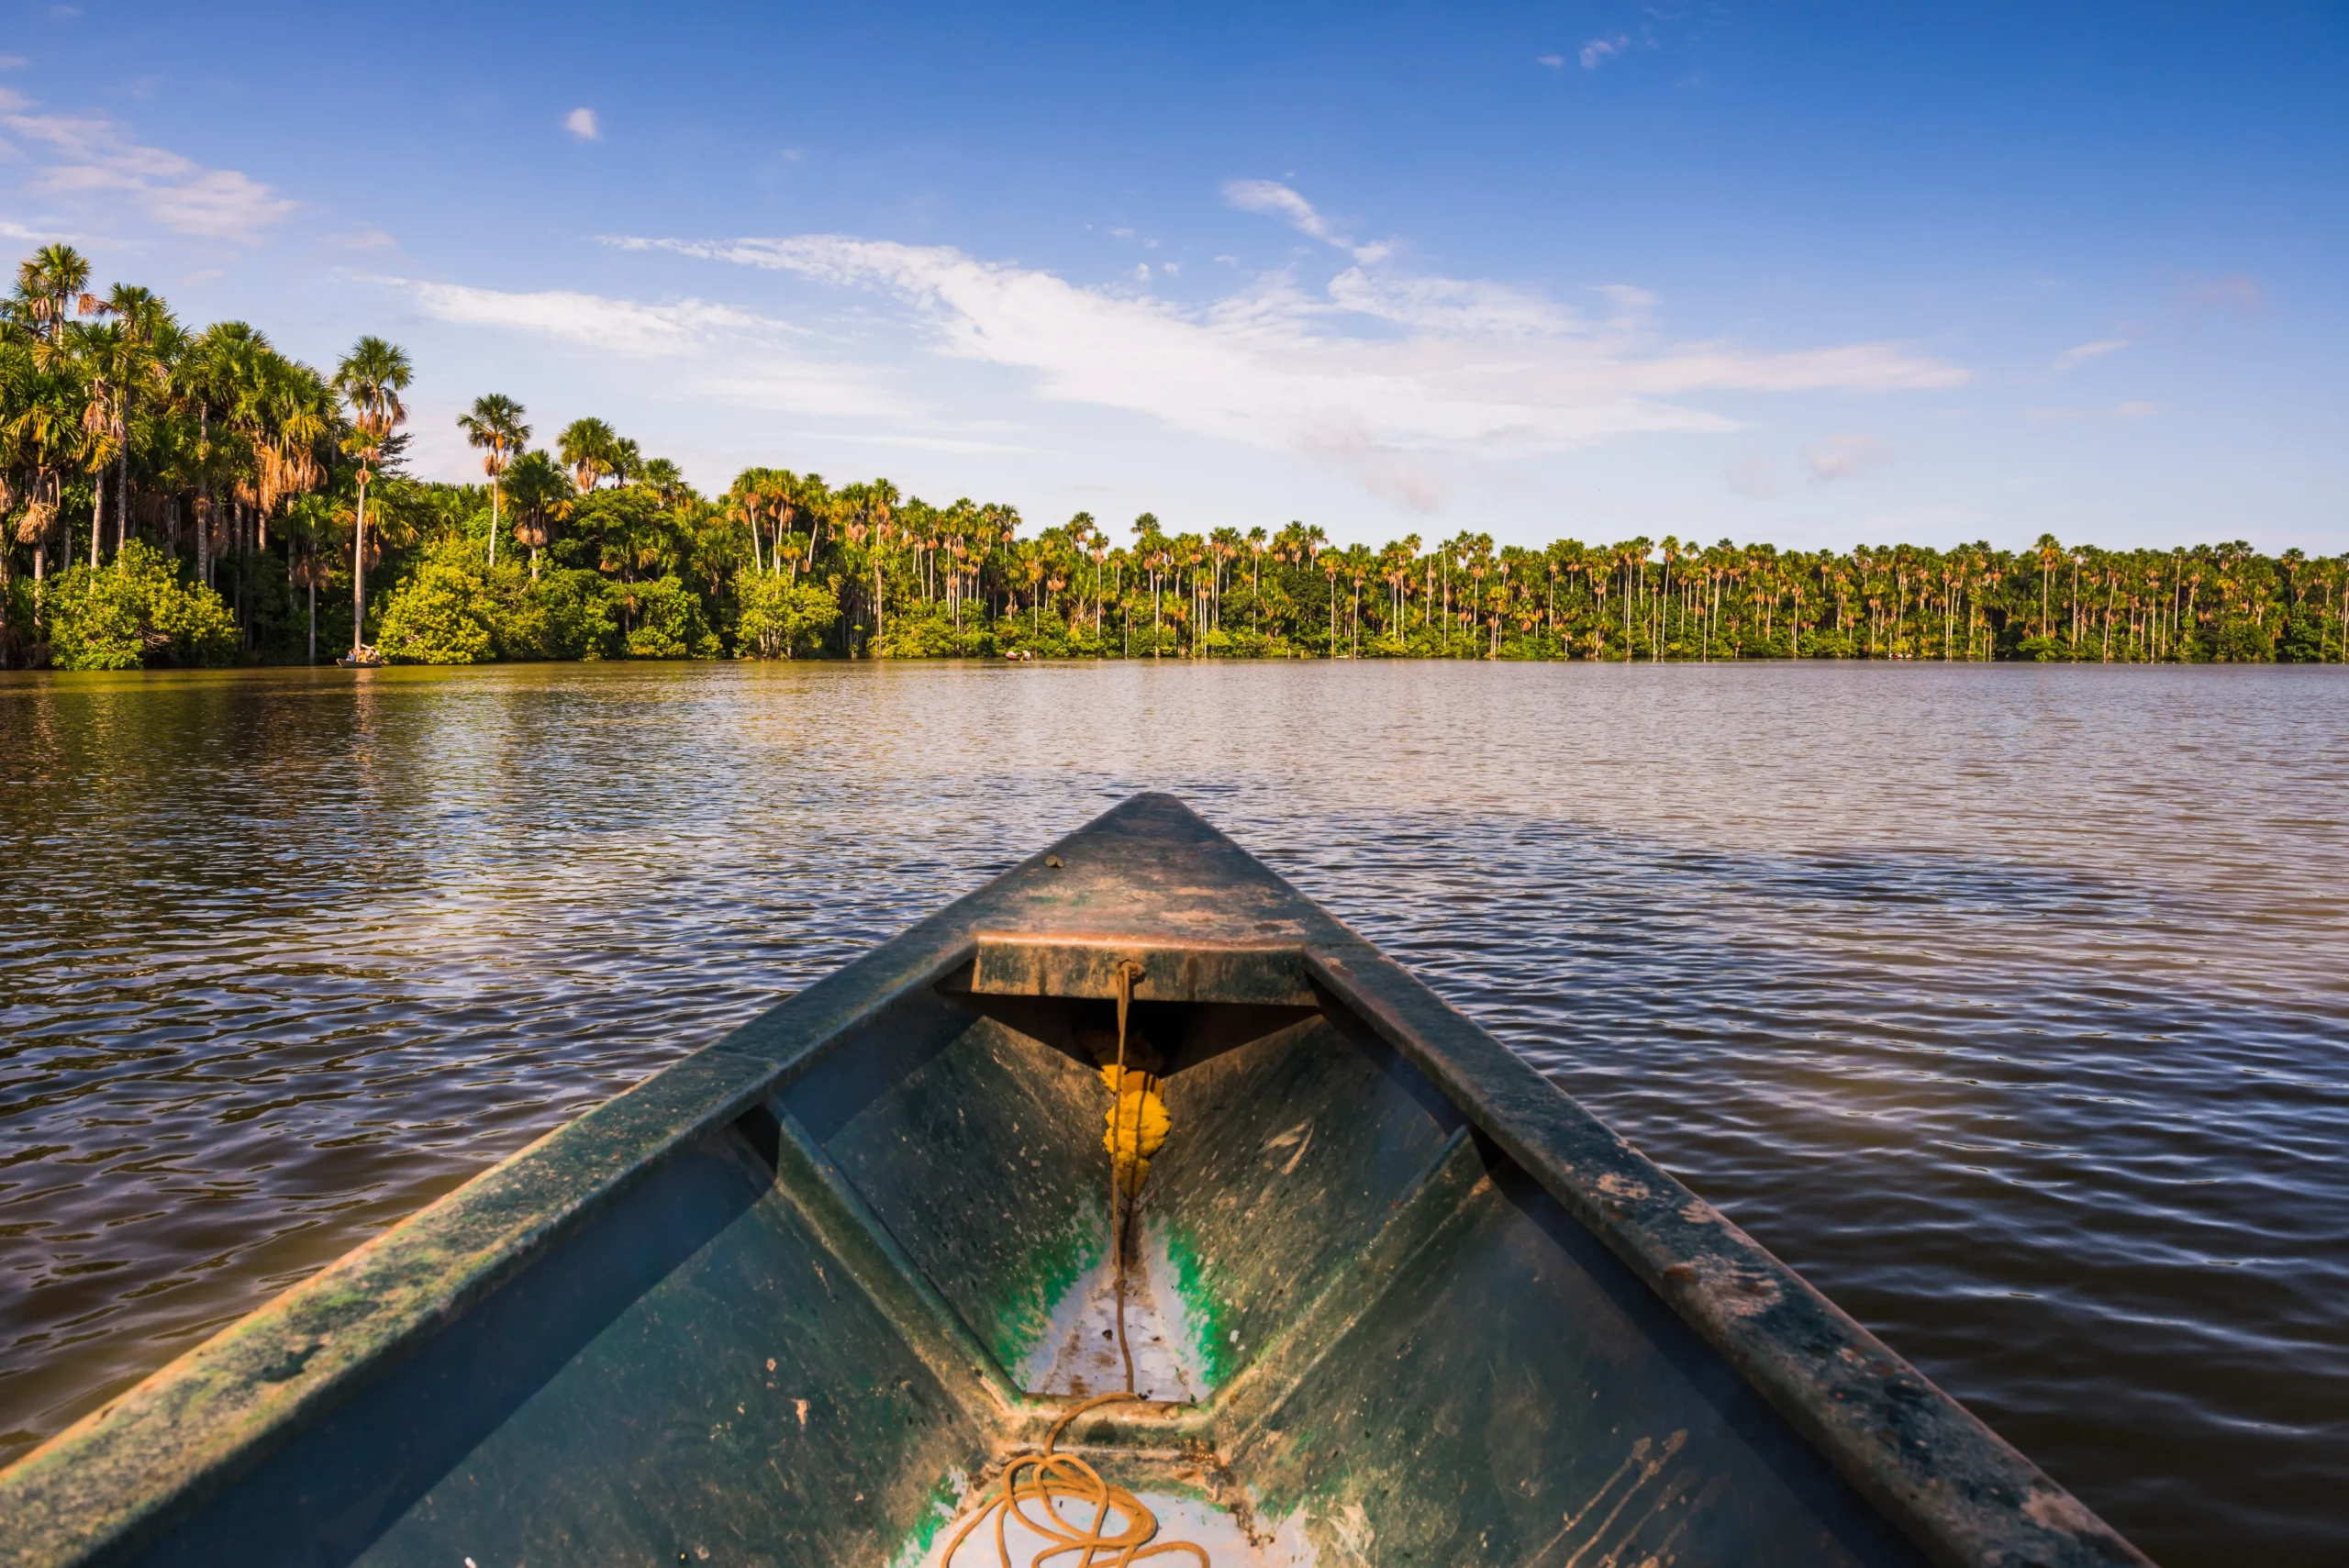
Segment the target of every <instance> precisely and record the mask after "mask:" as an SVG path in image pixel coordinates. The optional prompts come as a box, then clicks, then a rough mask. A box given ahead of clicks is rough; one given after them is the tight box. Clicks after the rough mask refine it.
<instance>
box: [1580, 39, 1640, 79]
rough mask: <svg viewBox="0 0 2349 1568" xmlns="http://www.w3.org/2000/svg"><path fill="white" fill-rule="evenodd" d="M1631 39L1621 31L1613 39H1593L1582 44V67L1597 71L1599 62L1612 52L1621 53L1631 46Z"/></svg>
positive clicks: (1586, 69)
mask: <svg viewBox="0 0 2349 1568" xmlns="http://www.w3.org/2000/svg"><path fill="white" fill-rule="evenodd" d="M1630 47H1631V39H1629V38H1628V37H1626V36H1625V35H1623V34H1621V33H1618V34H1616V35H1615V36H1614V37H1613V38H1611V39H1591V40H1590V41H1589V42H1588V43H1586V44H1585V45H1583V46H1582V68H1583V69H1584V70H1585V71H1596V70H1598V66H1599V62H1600V61H1603V60H1605V59H1606V58H1607V57H1608V56H1609V55H1610V54H1620V53H1622V52H1623V50H1626V49H1628V48H1630Z"/></svg>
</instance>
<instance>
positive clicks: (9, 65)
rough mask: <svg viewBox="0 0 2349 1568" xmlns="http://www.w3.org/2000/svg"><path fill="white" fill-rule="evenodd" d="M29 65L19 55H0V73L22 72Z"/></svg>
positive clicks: (27, 61) (29, 62)
mask: <svg viewBox="0 0 2349 1568" xmlns="http://www.w3.org/2000/svg"><path fill="white" fill-rule="evenodd" d="M31 63H32V61H29V60H27V59H26V58H25V57H24V56H23V55H21V54H0V71H22V70H23V69H24V68H25V67H26V66H28V65H30V64H31Z"/></svg>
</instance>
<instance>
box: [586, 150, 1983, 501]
mask: <svg viewBox="0 0 2349 1568" xmlns="http://www.w3.org/2000/svg"><path fill="white" fill-rule="evenodd" d="M1288 195H1294V193H1289V192H1286V187H1281V186H1271V187H1264V186H1257V187H1253V188H1251V189H1250V191H1249V192H1248V195H1247V199H1249V200H1252V201H1256V202H1259V203H1261V204H1262V205H1263V206H1264V207H1265V208H1266V209H1268V210H1274V211H1278V212H1281V213H1282V214H1284V216H1287V217H1290V218H1291V220H1292V221H1294V222H1298V223H1299V224H1300V226H1301V225H1302V224H1304V223H1307V222H1314V223H1318V222H1319V217H1318V215H1315V214H1313V213H1312V212H1311V209H1310V207H1309V206H1303V209H1302V210H1301V211H1300V210H1299V206H1298V205H1292V204H1291V203H1290V202H1289V201H1288V200H1287V199H1286V197H1287V196H1288ZM1299 205H1301V204H1299ZM1324 227H1325V228H1326V226H1324ZM616 243H619V244H623V245H626V246H629V247H630V248H635V249H648V248H657V249H661V250H671V251H674V252H677V253H679V254H684V255H690V256H697V257H703V258H707V259H710V260H715V261H729V262H734V263H737V264H740V265H745V266H751V267H758V268H763V269H766V270H770V271H775V272H786V273H790V274H793V275H795V276H797V277H800V278H804V279H808V280H813V281H815V282H818V283H822V284H831V285H835V286H839V287H846V288H854V289H859V290H863V291H867V292H870V293H873V294H875V295H882V296H884V297H886V298H889V299H892V300H895V301H896V302H897V303H898V304H899V305H900V306H903V307H904V308H905V310H906V311H907V319H908V320H909V321H910V322H911V323H913V324H915V325H916V326H917V327H918V329H920V330H921V331H923V332H924V333H926V334H927V335H928V337H929V339H930V343H931V345H932V347H933V348H934V350H936V351H938V352H941V353H943V354H946V355H950V356H952V357H955V358H960V359H964V360H972V361H985V362H988V363H992V364H996V365H1001V366H1007V367H1012V368H1016V369H1019V370H1022V371H1025V372H1028V373H1031V374H1032V375H1033V376H1034V377H1035V381H1036V385H1037V388H1038V390H1039V391H1040V393H1041V395H1043V396H1045V397H1047V398H1051V399H1053V400H1057V401H1062V402H1069V403H1083V404H1091V405H1095V406H1104V407H1111V408H1119V409H1124V410H1128V411H1130V412H1135V413H1140V414H1143V415H1146V416H1149V417H1153V418H1156V419H1159V420H1161V421H1163V422H1164V423H1165V424H1167V425H1168V426H1170V427H1173V428H1178V429H1182V430H1186V431H1189V432H1194V433H1197V434H1203V435H1208V436H1211V437H1216V438H1220V439H1228V440H1231V441H1234V442H1237V443H1240V444H1242V445H1246V446H1250V447H1255V448H1260V449H1270V450H1292V451H1302V452H1308V453H1312V454H1316V455H1319V456H1321V457H1325V458H1328V459H1330V460H1332V461H1336V462H1341V463H1342V464H1344V465H1345V466H1347V467H1349V468H1351V469H1353V471H1355V472H1356V473H1358V474H1360V475H1361V476H1362V477H1363V479H1364V483H1366V484H1374V485H1375V487H1377V488H1380V489H1381V490H1382V491H1383V492H1384V493H1388V494H1395V495H1401V496H1404V497H1405V498H1406V499H1407V501H1408V498H1409V496H1410V495H1422V496H1423V495H1427V494H1429V493H1430V492H1429V491H1428V489H1427V486H1428V485H1429V484H1432V481H1431V480H1430V479H1428V478H1427V477H1426V473H1427V471H1426V469H1425V466H1424V464H1423V463H1421V462H1419V457H1424V456H1427V455H1430V454H1435V455H1445V456H1452V455H1463V456H1480V457H1492V456H1511V455H1520V454H1525V453H1531V452H1542V451H1556V450H1564V449H1567V448H1572V447H1576V446H1582V445H1586V444H1588V443H1591V442H1595V441H1600V440H1605V439H1609V438H1612V437H1617V436H1622V435H1627V434H1632V433H1638V432H1653V431H1722V430H1729V429H1733V428H1736V424H1735V422H1734V421H1733V420H1731V419H1730V418H1728V417H1725V416H1723V415H1720V414H1719V413H1716V412H1713V411H1712V410H1709V409H1706V408H1700V407H1694V406H1687V405H1686V404H1683V403H1677V402H1673V401H1668V399H1671V398H1674V397H1675V396H1677V395H1684V394H1688V393H1692V392H1710V391H1737V392H1766V391H1789V390H1811V389H1836V390H1852V391H1866V390H1888V389H1905V388H1909V387H1920V386H1946V385H1950V384H1954V383H1956V382H1959V381H1963V380H1964V379H1965V373H1964V372H1963V371H1962V370H1960V369H1958V368H1957V367H1955V366H1952V365H1948V364H1945V363H1943V362H1941V361H1934V360H1929V359H1922V358H1920V357H1917V356H1915V355H1912V354H1910V353H1909V352H1908V351H1907V350H1903V349H1901V348H1900V347H1898V345H1894V344H1887V343H1862V344H1850V345H1842V346H1838V347H1832V348H1825V349H1815V350H1800V351H1798V352H1794V353H1787V354H1769V353H1753V352H1750V351H1748V350H1743V349H1741V348H1739V347H1738V346H1736V345H1734V344H1732V343H1728V342H1713V343H1698V344H1680V345H1675V344H1663V343H1658V342H1656V341H1654V340H1653V339H1652V337H1651V336H1650V334H1649V333H1648V332H1647V329H1646V328H1645V327H1644V324H1643V316H1644V312H1645V310H1646V309H1647V307H1648V306H1650V305H1651V304H1652V303H1653V302H1652V300H1651V298H1650V296H1648V295H1645V294H1644V293H1642V291H1639V290H1634V289H1622V288H1618V289H1614V290H1610V291H1609V292H1608V297H1609V300H1610V302H1611V303H1612V304H1613V305H1614V306H1616V310H1615V312H1614V313H1613V314H1611V315H1609V316H1608V317H1604V318H1603V319H1600V320H1598V321H1595V322H1586V321H1585V320H1583V319H1582V318H1581V317H1579V316H1578V315H1577V314H1576V313H1575V312H1573V311H1572V310H1569V309H1567V308H1565V307H1564V306H1558V305H1556V304H1554V303H1553V302H1550V301H1548V300H1545V299H1543V298H1542V297H1541V296H1539V295H1533V294H1531V293H1528V292H1526V291H1523V290H1520V289H1517V288H1514V287H1511V286H1509V285H1506V284H1497V283H1489V282H1483V281H1476V280H1464V279H1451V278H1441V277H1420V276H1411V275H1403V274H1398V273H1395V272H1389V271H1387V270H1386V269H1383V268H1379V267H1374V266H1368V265H1362V264H1357V265H1355V266H1353V267H1350V268H1348V269H1346V270H1345V271H1344V272H1341V273H1340V274H1339V276H1338V278H1337V279H1336V280H1334V281H1333V282H1332V283H1331V284H1330V286H1329V288H1328V290H1327V291H1326V292H1324V293H1321V294H1318V295H1317V294H1312V293H1308V292H1307V291H1305V290H1303V289H1301V288H1299V287H1298V286H1297V284H1295V282H1294V281H1293V280H1292V279H1291V278H1290V277H1289V276H1288V275H1287V274H1286V273H1279V274H1274V275H1272V276H1270V277H1267V278H1264V279H1260V280H1258V281H1257V283H1256V284H1254V285H1253V286H1252V287H1250V288H1248V289H1246V290H1244V291H1243V292H1241V293H1239V294H1236V295H1230V296H1229V297H1227V298H1224V299H1221V300H1219V301H1216V302H1213V303H1212V304H1209V305H1208V306H1201V307H1196V308H1186V307H1181V306H1175V305H1173V304H1169V303H1166V302H1163V301H1161V300H1155V299H1151V298H1147V297H1136V296H1134V295H1130V294H1129V293H1126V292H1124V291H1123V290H1122V289H1119V290H1109V289H1090V288H1085V287H1080V286H1078V285H1076V284H1072V283H1069V282H1067V281H1066V280H1064V279H1062V278H1059V277H1056V276H1053V275H1052V274H1051V273H1048V272H1039V271H1034V270H1031V269H1027V268H1021V267H1017V266H1011V265H1006V264H1001V263H995V262H988V261H979V260H977V259H975V258H973V257H971V256H968V255H965V254H964V253H963V252H962V251H960V250H954V249H952V248H951V247H945V246H911V245H901V244H896V243H893V242H890V241H885V240H873V239H857V238H853V237H850V236H844V235H801V236H795V237H790V238H784V239H738V240H731V241H722V242H696V241H686V240H676V239H658V240H655V239H636V240H621V241H616ZM1413 454H1419V457H1415V456H1413ZM1397 475H1405V476H1406V477H1407V478H1408V483H1407V482H1406V478H1398V477H1397ZM1410 504H1417V503H1416V502H1412V503H1410Z"/></svg>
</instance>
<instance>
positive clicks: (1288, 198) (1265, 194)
mask: <svg viewBox="0 0 2349 1568" xmlns="http://www.w3.org/2000/svg"><path fill="white" fill-rule="evenodd" d="M1223 199H1224V200H1225V201H1227V202H1230V204H1231V205H1232V206H1236V207H1238V208H1239V209H1240V210H1241V212H1262V213H1270V214H1272V215H1273V216H1274V217H1285V218H1286V219H1288V221H1289V225H1290V227H1291V228H1296V229H1297V231H1298V232H1300V233H1303V234H1309V235H1311V236H1313V238H1314V239H1320V240H1326V241H1327V242H1328V243H1330V244H1331V245H1336V246H1339V247H1341V248H1342V247H1344V246H1346V245H1348V244H1350V243H1351V241H1348V240H1345V239H1340V238H1339V237H1338V236H1337V235H1335V234H1333V233H1331V232H1330V226H1329V225H1328V224H1327V223H1325V222H1323V221H1322V219H1321V215H1320V214H1319V213H1318V212H1316V211H1314V210H1313V204H1312V203H1311V202H1308V201H1307V200H1306V199H1305V198H1304V197H1303V196H1300V195H1297V193H1296V192H1295V191H1292V190H1290V189H1289V188H1288V187H1287V186H1286V185H1283V184H1279V183H1275V182H1274V181H1271V180H1233V181H1230V182H1229V183H1226V184H1225V186H1224V187H1223Z"/></svg>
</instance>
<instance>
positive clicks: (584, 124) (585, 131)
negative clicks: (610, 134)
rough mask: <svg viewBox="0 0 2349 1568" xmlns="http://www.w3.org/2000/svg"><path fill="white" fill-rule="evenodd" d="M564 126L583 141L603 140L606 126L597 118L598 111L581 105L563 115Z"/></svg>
mask: <svg viewBox="0 0 2349 1568" xmlns="http://www.w3.org/2000/svg"><path fill="white" fill-rule="evenodd" d="M562 128H563V129H565V130H567V131H569V132H570V133H571V134H572V135H573V136H575V137H577V138H578V139H580V140H582V141H601V140H603V139H604V128H603V126H602V125H601V124H600V123H599V122H598V121H597V120H596V111H595V110H593V109H591V108H589V107H587V106H585V105H584V104H583V105H581V106H579V107H578V108H575V109H573V110H572V111H571V112H570V113H569V114H567V115H565V116H563V117H562Z"/></svg>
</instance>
